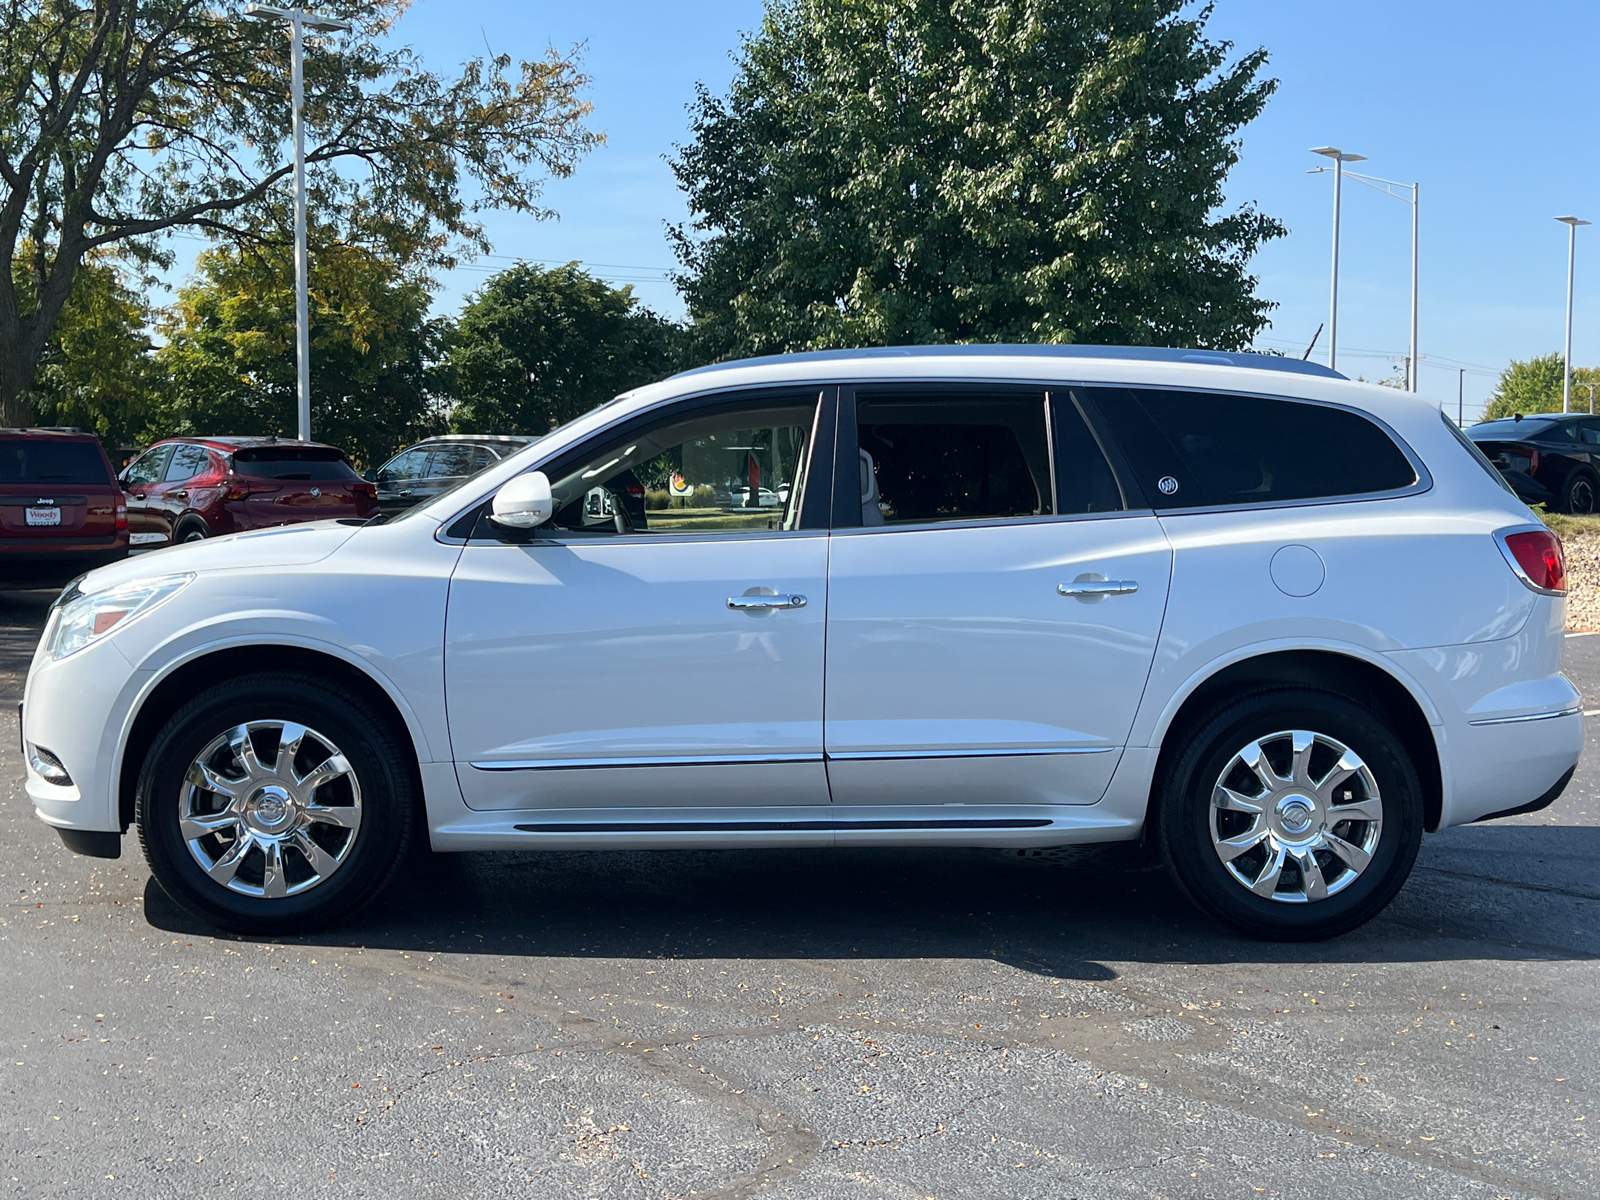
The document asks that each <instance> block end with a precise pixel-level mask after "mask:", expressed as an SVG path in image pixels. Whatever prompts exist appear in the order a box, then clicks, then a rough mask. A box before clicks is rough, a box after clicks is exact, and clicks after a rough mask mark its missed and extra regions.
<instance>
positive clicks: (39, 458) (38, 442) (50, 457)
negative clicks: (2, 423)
mask: <svg viewBox="0 0 1600 1200" xmlns="http://www.w3.org/2000/svg"><path fill="white" fill-rule="evenodd" d="M110 482H111V474H110V472H109V471H107V470H106V460H105V459H104V458H103V457H102V456H101V454H100V447H99V446H97V445H95V444H94V443H93V442H65V441H62V442H58V441H55V440H53V439H47V438H7V439H6V440H4V441H0V483H110Z"/></svg>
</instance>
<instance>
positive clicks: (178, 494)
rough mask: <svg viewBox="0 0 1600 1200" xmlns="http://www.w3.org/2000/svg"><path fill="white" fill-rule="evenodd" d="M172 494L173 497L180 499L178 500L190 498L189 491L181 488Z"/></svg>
mask: <svg viewBox="0 0 1600 1200" xmlns="http://www.w3.org/2000/svg"><path fill="white" fill-rule="evenodd" d="M172 495H173V497H174V498H175V499H178V500H187V499H188V498H189V493H188V492H186V491H183V490H181V489H180V490H178V491H176V492H173V493H172Z"/></svg>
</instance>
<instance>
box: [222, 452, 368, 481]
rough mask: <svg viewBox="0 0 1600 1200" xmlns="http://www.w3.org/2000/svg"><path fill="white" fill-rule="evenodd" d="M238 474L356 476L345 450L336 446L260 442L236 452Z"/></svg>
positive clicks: (235, 469)
mask: <svg viewBox="0 0 1600 1200" xmlns="http://www.w3.org/2000/svg"><path fill="white" fill-rule="evenodd" d="M233 469H234V472H235V473H236V474H239V475H249V476H251V477H252V478H254V479H355V478H357V476H356V472H355V468H353V467H352V466H351V465H350V464H349V463H348V462H347V461H345V457H344V452H343V451H342V450H336V449H334V448H333V447H332V446H260V447H254V448H252V449H249V450H235V451H234V452H233Z"/></svg>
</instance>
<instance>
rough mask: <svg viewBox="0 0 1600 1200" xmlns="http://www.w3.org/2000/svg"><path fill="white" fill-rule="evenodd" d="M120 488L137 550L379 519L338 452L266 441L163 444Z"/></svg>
mask: <svg viewBox="0 0 1600 1200" xmlns="http://www.w3.org/2000/svg"><path fill="white" fill-rule="evenodd" d="M122 487H123V489H124V490H125V491H126V492H127V494H128V531H129V540H130V542H131V543H132V544H133V545H135V546H166V545H171V544H172V543H175V542H196V541H199V540H201V539H202V538H208V537H212V536H214V535H216V534H220V533H241V532H243V531H244V530H247V529H265V528H267V527H268V526H271V525H288V524H291V523H294V522H298V521H323V520H327V519H328V518H330V517H370V516H373V515H375V514H376V513H377V511H378V502H377V499H376V496H377V488H376V487H375V486H374V485H373V484H370V483H368V482H367V481H366V480H364V479H362V478H361V477H360V476H359V475H357V474H356V471H355V468H354V467H352V466H351V465H350V460H349V459H347V458H346V457H345V456H344V451H342V450H340V449H339V448H338V447H337V446H324V445H322V444H321V443H319V442H299V441H287V440H282V439H279V438H270V437H266V438H262V437H211V438H168V439H167V440H166V441H164V442H157V443H156V444H155V445H153V446H151V447H150V449H148V450H146V451H145V452H144V453H143V454H141V455H140V456H139V457H138V458H136V459H134V460H133V462H131V463H129V464H128V467H127V469H126V470H124V471H123V472H122Z"/></svg>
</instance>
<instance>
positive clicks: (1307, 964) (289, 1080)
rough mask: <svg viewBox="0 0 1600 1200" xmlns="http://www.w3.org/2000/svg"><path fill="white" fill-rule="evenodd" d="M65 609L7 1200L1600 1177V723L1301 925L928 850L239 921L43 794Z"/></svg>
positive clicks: (14, 956) (1131, 886)
mask: <svg viewBox="0 0 1600 1200" xmlns="http://www.w3.org/2000/svg"><path fill="white" fill-rule="evenodd" d="M48 599H49V596H48V595H47V594H41V593H9V594H7V593H0V700H4V701H5V707H4V713H3V716H0V780H4V781H5V782H4V783H3V784H0V794H3V796H4V799H3V800H0V889H4V892H3V893H0V894H3V895H4V896H5V903H4V906H3V908H0V963H3V967H0V1041H3V1043H4V1045H3V1050H4V1054H5V1058H4V1072H3V1075H0V1104H3V1115H0V1154H3V1161H0V1194H5V1195H17V1196H26V1197H53V1196H62V1197H66V1196H70V1197H98V1196H106V1197H110V1196H117V1197H127V1196H139V1197H147V1196H151V1197H164V1196H196V1195H202V1194H208V1195H209V1194H219V1193H227V1192H232V1193H237V1194H240V1195H244V1196H277V1195H295V1196H305V1195H316V1196H387V1197H435V1196H437V1197H452V1198H453V1197H461V1196H471V1197H478V1196H517V1197H546V1196H548V1197H562V1198H565V1197H576V1198H579V1200H583V1198H589V1197H595V1198H600V1197H604V1198H606V1200H613V1198H617V1200H621V1198H630V1200H631V1198H635V1197H637V1198H640V1200H644V1198H651V1200H661V1198H666V1197H671V1198H677V1197H686V1196H700V1197H724V1198H731V1197H742V1196H751V1195H755V1194H757V1193H760V1194H761V1195H763V1196H766V1195H771V1196H798V1197H814V1198H819V1200H820V1198H822V1197H830V1198H831V1197H840V1198H844V1197H850V1198H860V1197H883V1198H885V1200H889V1198H894V1200H899V1198H902V1197H903V1198H907V1200H911V1198H915V1200H921V1198H924V1197H937V1198H938V1200H947V1198H954V1197H971V1198H974V1200H980V1198H981V1200H995V1198H999V1197H1007V1198H1009V1197H1040V1198H1049V1200H1066V1198H1069V1197H1077V1198H1082V1200H1087V1198H1089V1197H1122V1196H1163V1197H1168V1196H1170V1197H1197V1196H1207V1197H1221V1196H1255V1195H1264V1196H1294V1197H1374V1198H1376V1197H1395V1196H1425V1197H1479V1196H1482V1197H1499V1196H1507V1197H1512V1196H1514V1197H1524V1196H1529V1197H1550V1198H1554V1197H1590V1196H1594V1195H1596V1194H1597V1193H1600V1162H1597V1155H1596V1147H1595V1144H1594V1143H1595V1142H1596V1141H1597V1140H1600V1129H1597V1128H1595V1127H1594V1126H1591V1124H1590V1123H1589V1121H1588V1118H1589V1117H1590V1116H1591V1115H1600V1114H1597V1113H1596V1105H1595V1101H1596V1099H1597V1098H1600V1033H1597V1020H1596V1019H1597V1016H1600V970H1597V964H1596V959H1597V956H1600V875H1597V872H1596V870H1595V866H1596V863H1597V861H1600V821H1597V819H1596V818H1597V817H1600V750H1597V749H1596V747H1595V744H1594V739H1593V738H1592V737H1591V740H1590V748H1589V751H1588V753H1587V755H1586V757H1585V759H1584V762H1583V765H1582V766H1581V767H1580V769H1579V772H1578V775H1577V777H1576V779H1575V780H1574V781H1573V784H1572V786H1571V787H1569V789H1568V790H1567V793H1566V795H1565V796H1564V797H1563V798H1562V799H1561V800H1560V801H1558V802H1557V804H1556V806H1555V807H1554V808H1553V809H1551V810H1549V811H1547V812H1545V813H1542V814H1538V815H1537V816H1534V817H1526V818H1521V819H1518V820H1514V821H1509V822H1502V823H1497V824H1491V825H1482V826H1476V827H1472V828H1467V829H1458V830H1452V831H1450V832H1448V833H1446V834H1444V835H1442V836H1439V837H1434V838H1430V839H1428V840H1427V842H1426V843H1425V844H1424V848H1423V853H1422V858H1421V860H1420V864H1419V867H1418V869H1417V871H1416V873H1415V875H1414V876H1413V878H1412V880H1411V882H1410V883H1409V885H1408V886H1407V887H1406V889H1405V891H1404V892H1403V893H1402V894H1401V896H1400V898H1399V899H1398V900H1397V901H1396V903H1395V904H1394V905H1393V906H1392V907H1391V908H1390V909H1389V910H1388V912H1387V913H1385V914H1384V916H1383V917H1381V918H1380V919H1379V920H1377V921H1376V922H1374V923H1373V924H1371V925H1370V926H1368V927H1367V928H1365V929H1363V930H1360V931H1358V932H1357V933H1355V934H1352V935H1349V936H1347V937H1344V938H1341V939H1339V940H1337V941H1333V942H1328V943H1322V944H1317V945H1311V946H1277V945H1263V944H1258V943H1252V942H1246V941H1241V940H1240V939H1238V938H1237V937H1235V936H1233V935H1232V934H1231V933H1229V932H1228V931H1226V930H1225V929H1223V928H1221V927H1219V926H1217V925H1215V924H1213V923H1212V922H1210V921H1209V920H1207V919H1206V918H1203V917H1201V916H1199V915H1198V914H1197V913H1195V912H1194V911H1192V910H1191V909H1190V908H1189V907H1188V906H1187V905H1186V904H1185V902H1184V901H1183V900H1182V899H1181V898H1180V897H1179V896H1178V895H1177V893H1176V892H1175V891H1174V889H1173V887H1172V886H1171V885H1170V884H1169V883H1168V882H1167V880H1166V878H1165V876H1164V875H1163V874H1162V873H1160V872H1159V871H1152V870H1148V869H1138V868H1137V867H1136V865H1134V864H1130V863H1129V862H1128V861H1126V860H1125V858H1124V857H1123V856H1122V855H1120V854H1117V853H1108V852H1080V853H1078V854H1075V855H1065V854H1064V855H1059V856H1044V857H1035V858H1021V857H1017V856H1005V855H1001V854H998V853H994V852H986V851H959V852H953V851H921V850H919V851H902V852H892V853H891V852H881V851H880V852H870V851H843V850H841V851H831V852H790V851H781V852H779V851H774V852H732V851H723V852H703V853H696V852H672V853H607V854H599V853H595V854H576V853H575V854H562V855H537V856H535V855H526V856H516V857H498V858H497V857H491V856H487V855H466V856H440V857H437V858H433V859H431V860H429V859H421V860H419V863H418V867H417V870H416V871H414V872H412V873H411V874H410V875H409V876H408V878H407V880H406V883H405V885H404V886H403V887H401V888H397V889H395V890H394V891H393V892H392V893H391V894H389V895H386V896H385V897H383V898H382V899H381V900H380V901H379V902H378V903H377V905H376V906H375V907H373V908H371V909H369V910H368V911H367V912H366V913H365V914H364V915H363V916H362V917H361V918H360V920H359V921H358V922H357V923H356V924H353V925H350V926H347V927H344V928H341V929H339V930H337V931H335V932H333V933H330V934H328V935H325V936H320V937H315V938H306V939H296V940H291V941H287V942H270V941H259V940H245V939H238V938H233V937H219V936H215V935H214V934H212V933H211V932H209V931H208V930H207V929H205V928H204V927H201V926H199V925H197V924H196V923H194V922H193V921H192V920H191V919H190V918H188V917H187V916H186V915H185V914H184V913H182V912H181V911H180V910H178V909H176V908H175V907H174V906H173V905H172V904H171V903H170V901H168V900H167V899H166V897H165V896H164V895H163V893H162V892H161V891H160V889H159V888H157V887H156V886H155V884H154V883H153V882H152V881H151V880H150V877H149V874H148V872H147V871H146V869H145V867H144V863H143V860H142V858H141V857H140V856H139V853H138V847H137V842H136V841H135V840H134V839H133V838H131V837H130V838H129V839H127V840H126V841H125V842H124V852H123V857H122V858H121V859H120V860H117V861H104V860H92V859H86V858H79V857H76V856H74V855H71V854H69V853H67V852H66V850H65V849H63V847H62V846H61V844H60V842H59V840H58V839H57V837H56V836H55V834H53V833H52V832H51V831H50V830H48V829H47V828H45V827H44V826H43V825H41V824H40V823H39V822H38V821H36V820H35V819H34V818H33V816H32V812H31V808H30V806H29V805H28V803H27V800H26V797H25V796H24V794H23V792H22V787H21V782H20V781H21V777H22V767H21V763H20V760H19V757H18V752H17V749H16V741H17V739H16V732H15V728H14V724H13V722H14V721H15V715H14V714H15V701H16V700H17V699H18V698H19V696H20V692H21V681H22V675H23V673H24V672H25V670H26V665H27V661H28V658H29V657H30V656H31V653H32V647H33V643H34V641H35V639H36V638H37V636H38V629H39V627H40V625H41V623H42V618H43V614H44V607H45V604H47V603H48ZM1567 652H1568V660H1567V662H1568V668H1567V669H1568V673H1569V674H1570V675H1572V677H1573V678H1574V679H1575V680H1576V681H1577V682H1578V683H1579V685H1580V686H1581V687H1582V688H1583V689H1584V691H1585V694H1586V697H1587V700H1588V703H1589V704H1590V705H1591V706H1600V637H1571V638H1569V639H1568V642H1567ZM1591 725H1596V722H1593V721H1592V722H1591ZM1596 1124H1600V1120H1597V1122H1596Z"/></svg>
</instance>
